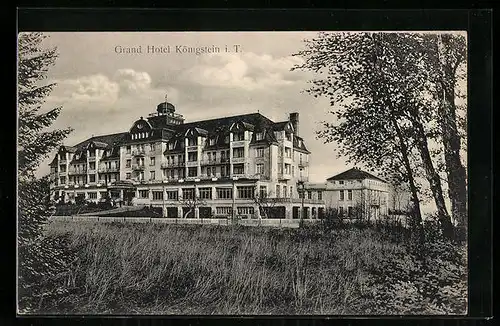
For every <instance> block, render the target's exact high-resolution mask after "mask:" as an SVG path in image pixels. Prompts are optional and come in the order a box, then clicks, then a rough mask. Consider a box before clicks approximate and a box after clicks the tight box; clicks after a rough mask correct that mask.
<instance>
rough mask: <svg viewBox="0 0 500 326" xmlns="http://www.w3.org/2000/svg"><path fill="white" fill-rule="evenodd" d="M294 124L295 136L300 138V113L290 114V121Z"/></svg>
mask: <svg viewBox="0 0 500 326" xmlns="http://www.w3.org/2000/svg"><path fill="white" fill-rule="evenodd" d="M288 120H290V122H291V123H292V126H293V129H294V130H295V131H294V135H295V136H298V135H299V113H298V112H293V113H290V118H289V119H288Z"/></svg>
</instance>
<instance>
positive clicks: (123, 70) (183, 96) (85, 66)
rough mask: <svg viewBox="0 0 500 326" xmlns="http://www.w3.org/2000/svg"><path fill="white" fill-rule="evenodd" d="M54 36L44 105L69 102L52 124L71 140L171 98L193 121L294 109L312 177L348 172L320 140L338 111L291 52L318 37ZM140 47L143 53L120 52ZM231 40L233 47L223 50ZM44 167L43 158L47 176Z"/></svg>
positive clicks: (113, 128) (123, 123)
mask: <svg viewBox="0 0 500 326" xmlns="http://www.w3.org/2000/svg"><path fill="white" fill-rule="evenodd" d="M47 35H48V36H49V38H48V39H47V40H46V42H45V44H46V46H49V47H51V46H57V48H58V52H59V57H58V59H57V61H56V64H55V66H54V67H53V68H52V69H51V70H50V73H49V76H48V80H49V81H54V82H56V83H57V86H56V88H55V89H54V91H53V92H52V93H51V95H50V97H49V98H48V99H47V102H46V107H47V108H49V107H54V106H58V105H62V106H63V110H62V113H61V115H60V117H59V118H58V119H57V121H56V123H55V124H54V127H57V128H64V127H68V126H70V127H72V128H73V129H74V132H73V133H72V134H71V135H70V136H69V137H68V138H67V139H66V141H65V144H67V145H74V144H76V143H78V142H80V141H83V140H85V139H86V138H88V137H91V136H92V134H94V135H101V134H106V133H115V132H122V131H127V130H128V129H129V128H130V127H131V125H132V123H133V122H134V121H135V120H136V119H138V118H139V117H141V116H147V115H148V113H150V112H153V111H155V108H156V105H157V104H158V103H160V102H162V101H163V100H164V96H165V94H168V100H169V102H172V103H173V104H174V105H175V106H176V111H177V112H178V113H180V114H183V115H184V117H185V119H186V122H190V121H196V120H201V119H210V118H216V117H222V116H227V115H236V114H244V113H253V112H260V113H262V114H263V115H265V116H267V117H269V118H270V119H272V120H274V121H283V120H286V119H287V117H288V114H289V113H291V112H299V116H300V129H299V130H300V131H299V132H300V135H301V136H302V137H304V139H305V141H306V144H307V146H308V147H309V149H310V150H311V152H312V156H311V170H310V180H311V181H313V182H324V181H325V179H326V178H328V177H330V176H332V175H334V174H336V173H339V172H342V171H344V170H346V169H348V168H350V166H347V165H346V164H345V162H344V161H343V160H341V159H338V158H336V153H335V152H334V149H335V145H334V144H323V141H322V140H319V139H316V137H315V133H314V131H315V130H317V129H319V128H320V122H321V121H322V120H325V119H330V120H331V119H332V118H333V115H331V114H328V111H329V107H328V103H327V102H326V100H324V99H316V98H314V97H312V96H309V95H307V94H306V93H303V92H302V91H303V90H304V89H306V88H307V81H308V80H310V79H311V77H312V75H311V74H310V73H308V72H303V71H294V72H291V71H290V68H291V67H293V66H294V64H296V63H300V62H301V61H300V60H301V59H300V58H299V57H295V56H292V54H293V53H296V52H297V51H299V50H301V49H302V48H303V40H304V39H306V38H311V37H314V36H315V35H316V33H304V32H293V33H292V32H279V33H278V32H276V33H274V32H272V33H270V32H265V33H261V32H259V33H257V32H251V33H241V32H237V33H227V32H224V33H200V32H196V33H144V32H140V33H139V32H137V33H48V34H47ZM139 46H141V49H142V54H137V53H136V54H130V53H123V52H125V49H128V48H132V47H133V48H137V47H139ZM148 46H150V47H151V46H154V47H157V48H158V47H167V46H170V53H157V54H152V53H147V48H148ZM226 46H227V48H228V51H230V52H227V53H226V52H225V49H226ZM235 46H238V47H235ZM177 47H179V48H177ZM181 47H189V48H194V47H209V48H213V47H218V48H219V49H220V50H221V53H212V54H206V53H203V54H198V55H197V54H195V53H177V49H179V50H180V49H181ZM236 48H238V52H235V50H236ZM120 49H121V51H120ZM119 52H122V53H119ZM46 163H48V161H47V162H46ZM47 172H48V166H47V164H45V163H44V164H42V166H41V168H40V174H43V173H47Z"/></svg>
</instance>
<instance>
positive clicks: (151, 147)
mask: <svg viewBox="0 0 500 326" xmlns="http://www.w3.org/2000/svg"><path fill="white" fill-rule="evenodd" d="M149 150H150V151H151V152H153V151H154V150H155V144H154V143H151V144H149Z"/></svg>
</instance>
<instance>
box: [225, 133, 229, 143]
mask: <svg viewBox="0 0 500 326" xmlns="http://www.w3.org/2000/svg"><path fill="white" fill-rule="evenodd" d="M227 143H229V135H227V136H226V137H224V144H227Z"/></svg>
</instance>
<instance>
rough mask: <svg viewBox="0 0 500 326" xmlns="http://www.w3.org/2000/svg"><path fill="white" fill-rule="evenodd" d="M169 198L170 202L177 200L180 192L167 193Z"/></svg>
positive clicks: (171, 191) (170, 191)
mask: <svg viewBox="0 0 500 326" xmlns="http://www.w3.org/2000/svg"><path fill="white" fill-rule="evenodd" d="M167 198H168V199H170V200H177V199H178V198H179V192H178V191H177V190H169V191H167Z"/></svg>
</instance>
